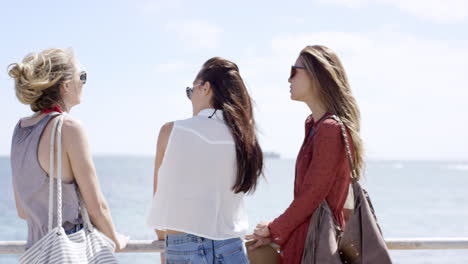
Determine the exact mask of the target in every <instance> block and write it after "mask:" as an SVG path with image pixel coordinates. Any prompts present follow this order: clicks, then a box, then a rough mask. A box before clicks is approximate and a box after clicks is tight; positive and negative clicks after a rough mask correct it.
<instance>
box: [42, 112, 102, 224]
mask: <svg viewBox="0 0 468 264" xmlns="http://www.w3.org/2000/svg"><path fill="white" fill-rule="evenodd" d="M50 115H52V116H56V115H60V116H59V117H56V118H55V119H54V123H53V125H52V132H51V138H50V162H49V171H50V173H49V223H48V228H49V231H50V230H51V229H52V228H53V206H54V204H53V200H54V189H53V179H54V176H55V174H57V227H60V226H62V125H63V115H64V114H59V113H57V112H53V113H51V114H50ZM54 143H55V144H54ZM54 146H57V155H55V151H54ZM55 156H56V159H57V168H56V170H55ZM78 198H79V200H80V208H81V215H82V217H83V220H84V224H85V227H86V228H87V229H88V230H89V231H92V230H94V228H93V226H92V224H91V220H90V219H89V214H88V211H87V210H86V205H85V203H84V201H83V198H82V197H81V194H80V192H79V191H78Z"/></svg>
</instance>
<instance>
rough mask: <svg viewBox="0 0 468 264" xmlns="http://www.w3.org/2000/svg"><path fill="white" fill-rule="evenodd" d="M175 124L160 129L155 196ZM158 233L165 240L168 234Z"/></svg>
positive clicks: (159, 231) (159, 237)
mask: <svg viewBox="0 0 468 264" xmlns="http://www.w3.org/2000/svg"><path fill="white" fill-rule="evenodd" d="M173 126H174V123H172V122H170V123H166V124H164V125H163V126H162V127H161V131H159V136H158V143H157V146H156V159H155V162H154V163H155V164H154V183H153V196H154V194H155V193H156V191H157V189H158V172H159V168H160V167H161V164H162V161H163V159H164V154H165V153H166V148H167V143H168V142H169V136H170V135H171V132H172V127H173ZM156 234H157V235H158V239H159V240H164V238H165V236H166V233H165V232H164V231H161V230H156Z"/></svg>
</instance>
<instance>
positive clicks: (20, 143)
mask: <svg viewBox="0 0 468 264" xmlns="http://www.w3.org/2000/svg"><path fill="white" fill-rule="evenodd" d="M79 68H80V67H79V64H78V61H77V60H76V58H75V57H74V55H73V53H72V51H71V50H63V49H47V50H44V51H42V52H41V53H38V54H35V53H32V54H29V55H27V56H26V57H25V58H24V59H23V61H22V62H20V63H13V64H11V65H10V66H9V71H8V74H9V75H10V76H11V77H12V78H13V79H14V80H15V90H16V96H17V97H18V100H19V101H20V102H21V103H23V104H26V105H29V106H30V107H31V110H32V111H33V115H31V116H28V117H24V118H22V119H21V120H19V122H18V124H17V125H16V127H15V130H14V134H13V139H12V146H11V156H10V158H11V167H12V176H13V189H14V193H15V200H16V208H17V210H18V215H19V217H20V218H22V219H25V220H26V222H27V223H28V239H27V245H26V247H27V248H30V247H31V246H33V245H34V244H35V243H36V242H38V241H39V240H40V239H41V238H42V237H43V236H44V235H45V234H46V233H47V232H48V210H49V209H48V208H49V200H48V197H49V187H48V186H49V180H50V179H49V174H50V172H51V171H52V170H53V168H50V167H49V161H50V160H49V157H50V151H49V145H50V140H51V130H52V125H53V124H52V123H53V122H51V120H52V119H54V118H56V116H57V115H51V114H49V113H51V112H59V113H69V112H70V110H71V109H72V108H73V107H74V106H75V105H77V104H79V103H80V98H81V91H82V88H83V86H84V84H85V83H86V72H84V71H80V70H79ZM62 135H63V136H62V152H61V153H57V155H61V156H62V161H63V163H62V180H63V184H62V193H63V208H62V212H63V222H62V223H61V225H62V227H63V228H64V230H65V232H66V233H67V234H72V233H75V232H78V231H79V230H80V229H82V228H83V219H82V217H81V214H80V209H79V196H78V193H77V191H78V190H79V192H80V193H81V195H82V197H83V200H84V201H85V203H86V205H87V208H88V212H89V215H90V218H91V222H92V224H93V225H94V226H95V227H96V228H97V229H99V230H100V231H101V232H102V233H104V234H105V235H106V236H107V237H109V238H110V239H112V240H113V241H114V242H115V244H116V250H117V251H119V250H122V249H123V248H124V247H125V246H126V244H127V241H128V238H126V237H123V236H121V235H118V234H117V233H116V232H115V228H114V224H113V223H112V218H111V214H110V210H109V206H108V205H107V202H106V200H105V199H104V196H103V194H102V192H101V188H100V187H99V182H98V178H97V175H96V170H95V168H94V164H93V160H92V158H91V153H90V149H89V146H88V139H87V137H86V134H85V130H84V128H83V125H82V124H81V123H80V122H79V121H78V120H76V119H75V118H73V117H72V116H71V115H66V114H65V115H64V121H63V127H62ZM54 211H55V210H54ZM54 219H56V217H55V215H54ZM54 225H55V223H54Z"/></svg>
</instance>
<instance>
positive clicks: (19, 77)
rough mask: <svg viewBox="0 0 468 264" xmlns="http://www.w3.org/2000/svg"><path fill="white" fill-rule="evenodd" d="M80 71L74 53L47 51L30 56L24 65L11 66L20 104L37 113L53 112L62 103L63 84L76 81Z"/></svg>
mask: <svg viewBox="0 0 468 264" xmlns="http://www.w3.org/2000/svg"><path fill="white" fill-rule="evenodd" d="M76 71H77V69H76V66H75V57H74V55H73V51H72V50H71V49H67V50H64V49H47V50H44V51H42V52H41V53H38V54H37V53H30V54H28V55H26V57H25V58H24V59H23V61H22V62H21V63H12V64H10V65H8V75H10V77H11V78H13V79H14V80H15V91H16V97H17V98H18V100H19V101H20V102H21V103H23V104H27V105H30V107H31V110H32V111H34V112H37V111H41V110H44V109H48V108H52V107H54V106H55V105H56V104H57V103H59V102H60V101H61V100H62V99H61V96H60V84H62V83H63V82H64V81H67V80H71V79H73V75H74V74H75V72H76Z"/></svg>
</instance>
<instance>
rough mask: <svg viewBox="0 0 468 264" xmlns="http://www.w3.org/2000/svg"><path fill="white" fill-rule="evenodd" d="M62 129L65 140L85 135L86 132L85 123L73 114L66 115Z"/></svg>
mask: <svg viewBox="0 0 468 264" xmlns="http://www.w3.org/2000/svg"><path fill="white" fill-rule="evenodd" d="M62 131H63V135H64V139H65V140H66V139H67V138H68V139H73V138H76V137H83V136H84V134H85V130H84V126H83V123H82V122H81V121H80V120H78V119H76V118H75V117H73V116H71V115H64V117H63V125H62Z"/></svg>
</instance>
